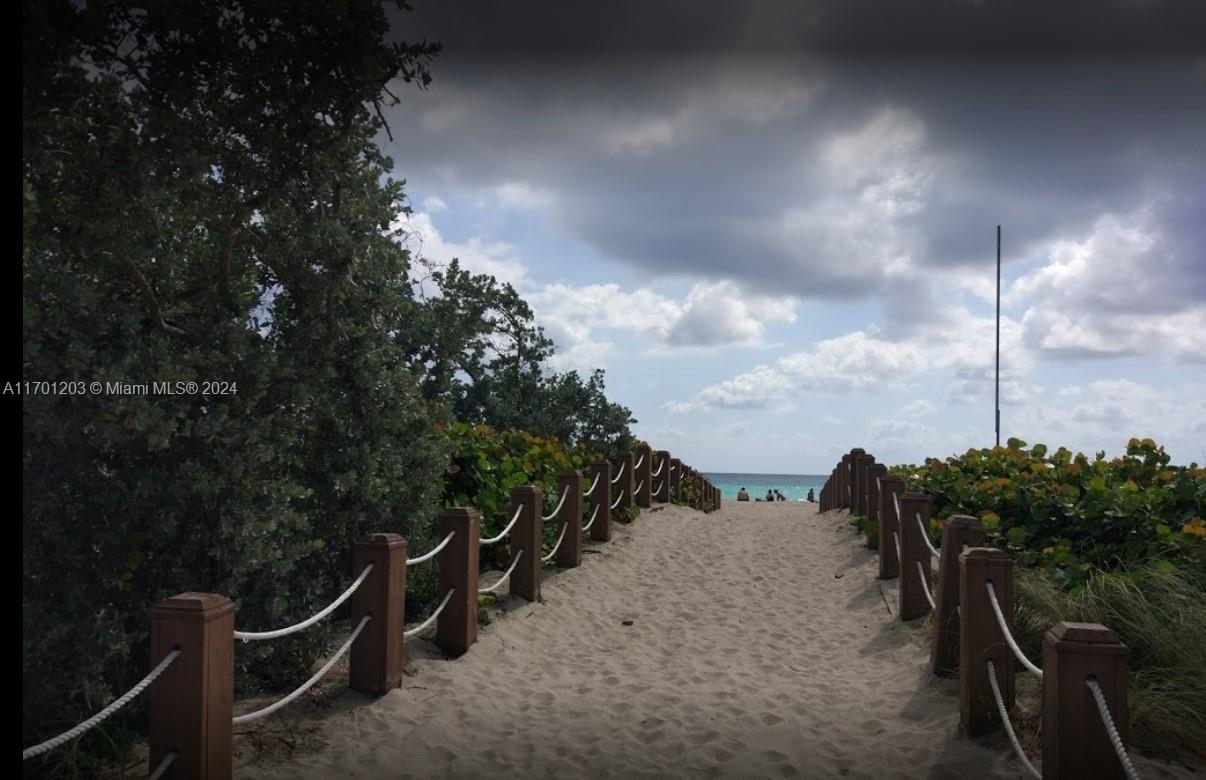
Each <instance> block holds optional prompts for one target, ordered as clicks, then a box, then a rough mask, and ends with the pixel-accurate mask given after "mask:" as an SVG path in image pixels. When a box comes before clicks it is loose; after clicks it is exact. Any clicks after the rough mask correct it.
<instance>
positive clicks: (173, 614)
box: [150, 593, 235, 780]
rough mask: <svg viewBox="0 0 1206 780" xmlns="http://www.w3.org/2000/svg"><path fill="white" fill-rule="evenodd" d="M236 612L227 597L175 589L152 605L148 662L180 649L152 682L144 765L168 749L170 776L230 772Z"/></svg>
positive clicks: (210, 777)
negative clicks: (171, 759)
mask: <svg viewBox="0 0 1206 780" xmlns="http://www.w3.org/2000/svg"><path fill="white" fill-rule="evenodd" d="M234 615H235V606H234V604H233V603H231V601H230V599H228V598H226V597H225V596H219V595H217V594H214V593H181V594H179V595H177V596H172V597H171V598H169V599H164V600H163V601H161V602H159V603H158V604H156V605H155V606H153V607H151V658H150V662H151V665H152V666H157V665H158V664H159V662H160V661H162V660H163V658H164V656H166V655H168V654H169V653H171V652H172V651H173V650H180V651H181V653H180V655H178V656H176V660H175V661H173V662H172V663H171V665H170V666H168V668H167V669H166V670H165V671H164V672H163V674H161V675H160V676H159V678H158V679H156V680H155V682H154V683H152V684H151V712H150V720H151V734H150V743H151V757H150V766H151V767H157V766H159V764H160V762H161V761H163V759H164V758H165V757H167V755H168V754H169V753H173V752H174V753H175V754H176V759H175V761H174V762H173V763H172V766H171V769H170V773H169V776H170V777H176V778H206V779H207V780H226V779H227V778H229V777H230V776H231V773H232V753H231V731H232V730H233V725H234V724H233V723H232V722H231V718H232V717H233V715H234V713H233V705H234Z"/></svg>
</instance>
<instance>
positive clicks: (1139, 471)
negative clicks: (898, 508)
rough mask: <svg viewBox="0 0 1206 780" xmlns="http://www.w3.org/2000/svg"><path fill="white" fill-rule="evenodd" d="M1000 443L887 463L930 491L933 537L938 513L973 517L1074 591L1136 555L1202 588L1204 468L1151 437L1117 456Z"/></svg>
mask: <svg viewBox="0 0 1206 780" xmlns="http://www.w3.org/2000/svg"><path fill="white" fill-rule="evenodd" d="M1007 444H1008V446H1005V447H994V448H991V449H971V450H968V451H967V452H966V453H964V454H963V455H960V456H952V457H949V458H946V459H945V460H941V459H938V458H927V459H926V460H925V463H924V464H922V465H920V466H916V465H904V466H895V467H893V468H892V469H891V472H892V473H894V474H898V475H900V476H901V477H903V478H904V480H905V484H906V489H907V490H909V491H916V492H922V493H926V494H927V495H929V496H930V497H931V499H932V501H933V504H932V511H931V517H932V518H933V519H932V520H931V523H930V524H931V534H932V536H934V538H935V540H936V539H937V536H938V533H939V531H940V529H941V527H942V525H941V523H942V520H943V519H945V518H947V517H949V516H951V515H956V514H963V515H973V516H977V517H979V518H980V519H981V522H982V523H983V524H984V528H985V537H986V541H985V543H986V544H988V545H991V546H994V547H999V548H1001V549H1005V550H1007V551H1008V552H1009V554H1010V557H1011V558H1013V560H1015V561H1016V562H1018V564H1019V565H1022V566H1028V567H1036V568H1038V569H1040V570H1041V571H1043V572H1045V573H1047V574H1048V575H1049V576H1050V577H1051V578H1052V579H1053V580H1054V581H1055V582H1056V583H1057V584H1058V585H1059V586H1060V587H1062V588H1064V589H1065V590H1069V591H1076V590H1078V589H1079V588H1080V587H1082V586H1083V585H1084V583H1085V581H1086V578H1087V577H1088V576H1089V574H1090V573H1091V572H1093V571H1094V570H1103V571H1110V570H1114V569H1117V568H1120V567H1123V566H1126V565H1128V564H1131V563H1134V562H1139V561H1163V562H1165V563H1164V565H1175V566H1176V567H1177V568H1179V569H1182V570H1184V571H1185V572H1186V573H1187V574H1188V575H1189V576H1190V577H1191V578H1192V579H1193V580H1195V581H1196V582H1198V583H1199V584H1206V520H1204V519H1203V517H1206V510H1204V509H1203V507H1204V506H1206V469H1203V468H1201V467H1199V466H1198V465H1197V464H1196V463H1191V464H1190V465H1188V466H1173V465H1170V463H1169V460H1170V457H1169V455H1168V454H1167V453H1166V452H1165V451H1164V448H1163V447H1161V446H1158V445H1157V444H1156V443H1155V442H1154V441H1152V440H1151V439H1131V440H1130V442H1129V443H1128V444H1127V449H1126V454H1125V455H1124V456H1121V457H1117V458H1112V459H1109V460H1107V459H1106V457H1105V453H1101V452H1099V453H1097V454H1096V456H1095V457H1094V458H1092V459H1090V458H1088V457H1087V456H1085V455H1084V454H1082V453H1076V454H1073V453H1072V452H1071V451H1070V450H1068V449H1066V448H1064V447H1060V448H1059V449H1057V450H1055V451H1054V452H1049V451H1048V448H1047V446H1046V445H1044V444H1035V445H1034V446H1033V447H1029V448H1028V445H1027V444H1026V442H1024V441H1021V440H1018V439H1009V441H1008V443H1007Z"/></svg>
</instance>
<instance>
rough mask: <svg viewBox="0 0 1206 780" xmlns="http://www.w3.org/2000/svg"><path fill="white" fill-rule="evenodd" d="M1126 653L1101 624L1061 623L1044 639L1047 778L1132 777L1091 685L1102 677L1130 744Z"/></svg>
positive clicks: (1109, 703) (1117, 722) (1103, 689)
mask: <svg viewBox="0 0 1206 780" xmlns="http://www.w3.org/2000/svg"><path fill="white" fill-rule="evenodd" d="M1187 641H1188V638H1187ZM1126 657H1127V648H1126V645H1124V644H1122V642H1119V641H1118V637H1117V636H1115V635H1114V632H1113V631H1111V630H1110V629H1108V628H1106V627H1105V626H1103V625H1100V624H1098V623H1056V624H1055V625H1054V626H1052V628H1051V629H1050V630H1049V631H1048V632H1047V633H1046V635H1045V636H1044V637H1043V778H1044V780H1054V779H1055V778H1059V780H1064V778H1069V779H1070V778H1080V777H1092V778H1094V779H1095V780H1098V779H1100V780H1113V778H1118V780H1122V778H1124V777H1125V776H1126V774H1125V772H1124V771H1123V768H1122V762H1120V761H1119V760H1118V755H1117V754H1116V753H1115V752H1114V746H1113V745H1112V744H1111V743H1110V739H1109V736H1108V735H1107V732H1106V728H1105V724H1104V723H1102V720H1101V714H1100V713H1099V712H1098V711H1097V703H1096V702H1095V701H1094V699H1093V694H1092V693H1091V692H1090V691H1089V687H1088V686H1087V685H1086V684H1085V681H1086V680H1088V679H1090V678H1092V679H1095V680H1097V685H1098V687H1099V688H1101V693H1102V696H1103V697H1104V698H1105V701H1106V707H1108V708H1109V710H1110V715H1111V717H1113V719H1114V725H1115V726H1116V727H1117V728H1118V736H1119V737H1121V738H1122V743H1123V745H1125V744H1126V743H1127V742H1129V741H1130V722H1129V721H1130V717H1129V714H1128V712H1127V698H1126V682H1127V678H1126Z"/></svg>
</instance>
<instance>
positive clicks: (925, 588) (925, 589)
mask: <svg viewBox="0 0 1206 780" xmlns="http://www.w3.org/2000/svg"><path fill="white" fill-rule="evenodd" d="M913 563H916V564H917V576H918V577H920V578H921V592H922V593H924V594H925V600H926V601H928V602H930V611H931V612H937V611H938V607H936V606H934V594H932V593H930V583H929V582H927V581H926V579H925V569H923V568H922V567H921V561H913Z"/></svg>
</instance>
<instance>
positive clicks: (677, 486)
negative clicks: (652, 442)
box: [670, 458, 683, 501]
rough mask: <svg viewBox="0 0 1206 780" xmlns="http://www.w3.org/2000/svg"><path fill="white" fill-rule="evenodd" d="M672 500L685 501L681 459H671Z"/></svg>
mask: <svg viewBox="0 0 1206 780" xmlns="http://www.w3.org/2000/svg"><path fill="white" fill-rule="evenodd" d="M670 498H671V500H672V501H682V500H683V462H682V460H681V459H680V458H671V459H670Z"/></svg>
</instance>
